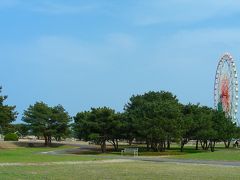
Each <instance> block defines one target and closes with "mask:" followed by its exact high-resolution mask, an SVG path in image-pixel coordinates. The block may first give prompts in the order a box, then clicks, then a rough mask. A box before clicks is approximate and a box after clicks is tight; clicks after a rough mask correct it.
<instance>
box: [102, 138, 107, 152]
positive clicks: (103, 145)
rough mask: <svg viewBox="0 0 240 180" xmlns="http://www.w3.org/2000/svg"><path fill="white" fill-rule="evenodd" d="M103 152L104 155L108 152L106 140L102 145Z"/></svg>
mask: <svg viewBox="0 0 240 180" xmlns="http://www.w3.org/2000/svg"><path fill="white" fill-rule="evenodd" d="M101 150H102V153H105V152H106V140H103V142H102V143H101Z"/></svg>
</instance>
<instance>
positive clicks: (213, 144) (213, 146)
mask: <svg viewBox="0 0 240 180" xmlns="http://www.w3.org/2000/svg"><path fill="white" fill-rule="evenodd" d="M210 143H211V145H210V147H211V152H214V148H215V141H213V142H212V141H211V142H210Z"/></svg>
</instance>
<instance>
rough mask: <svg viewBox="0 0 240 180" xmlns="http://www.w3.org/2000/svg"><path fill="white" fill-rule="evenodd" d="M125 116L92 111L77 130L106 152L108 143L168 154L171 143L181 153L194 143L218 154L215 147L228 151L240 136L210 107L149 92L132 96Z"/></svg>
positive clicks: (82, 115) (82, 114) (106, 110)
mask: <svg viewBox="0 0 240 180" xmlns="http://www.w3.org/2000/svg"><path fill="white" fill-rule="evenodd" d="M124 110H125V112H124V113H115V112H114V110H112V109H109V108H107V107H103V108H97V109H95V108H92V109H91V110H90V111H85V112H80V113H78V114H77V115H76V116H75V117H74V125H73V127H74V128H73V129H74V132H75V133H76V134H75V135H76V136H77V137H78V138H79V139H84V140H92V141H95V142H96V143H99V144H100V145H101V148H102V151H103V152H104V151H105V150H106V142H107V141H109V142H111V143H112V144H113V146H114V147H115V149H117V148H118V141H119V140H120V139H125V140H128V141H129V143H130V144H131V143H132V141H133V140H134V139H135V140H137V141H140V142H144V143H146V147H147V149H148V150H150V149H152V150H154V151H165V150H166V149H169V148H170V143H171V142H173V141H174V142H179V144H180V145H181V151H183V147H184V145H185V144H187V143H188V142H189V141H190V140H196V149H198V145H199V144H200V145H201V147H202V149H205V150H208V149H209V148H210V149H211V151H214V147H215V143H216V142H218V141H223V142H224V143H225V146H226V147H227V148H228V147H229V145H230V142H231V140H232V138H237V137H238V136H239V134H238V131H239V129H238V128H237V126H236V124H235V123H233V122H232V121H231V119H229V118H227V117H226V116H225V114H224V113H223V112H219V111H216V110H214V109H212V108H209V107H206V106H200V105H199V104H198V105H193V104H188V105H182V104H180V103H179V102H178V100H177V98H176V96H173V95H172V94H171V93H169V92H164V91H161V92H148V93H145V94H144V95H137V96H132V97H131V98H130V101H129V103H128V104H126V105H125V108H124Z"/></svg>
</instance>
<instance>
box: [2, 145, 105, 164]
mask: <svg viewBox="0 0 240 180" xmlns="http://www.w3.org/2000/svg"><path fill="white" fill-rule="evenodd" d="M67 148H74V147H71V146H60V147H34V148H29V147H19V148H16V149H0V163H3V162H56V161H86V160H97V159H101V158H95V157H89V156H84V155H80V156H78V155H48V154H40V152H46V151H55V150H61V149H67Z"/></svg>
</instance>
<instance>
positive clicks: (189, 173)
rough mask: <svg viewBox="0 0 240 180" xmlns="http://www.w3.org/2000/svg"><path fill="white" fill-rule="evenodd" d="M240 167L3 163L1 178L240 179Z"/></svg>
mask: <svg viewBox="0 0 240 180" xmlns="http://www.w3.org/2000/svg"><path fill="white" fill-rule="evenodd" d="M239 172H240V167H224V166H208V165H190V164H171V163H152V162H124V163H102V164H99V163H94V162H93V163H91V164H77V165H45V166H11V167H7V166H5V167H0V177H1V179H5V180H8V179H19V180H20V179H24V180H25V179H59V180H61V179H62V180H65V179H70V180H72V179H89V180H94V179H96V180H100V179H119V180H120V179H129V180H135V179H151V180H152V179H204V180H205V179H216V180H221V179H239Z"/></svg>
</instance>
